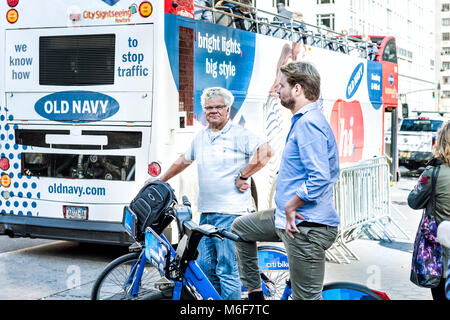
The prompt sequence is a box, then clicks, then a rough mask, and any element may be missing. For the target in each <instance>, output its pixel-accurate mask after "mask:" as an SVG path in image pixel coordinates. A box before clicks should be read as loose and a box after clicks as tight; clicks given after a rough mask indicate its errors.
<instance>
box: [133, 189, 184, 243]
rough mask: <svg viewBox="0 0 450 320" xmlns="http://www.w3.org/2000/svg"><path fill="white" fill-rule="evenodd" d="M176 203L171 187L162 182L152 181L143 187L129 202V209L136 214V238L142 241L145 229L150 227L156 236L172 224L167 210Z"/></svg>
mask: <svg viewBox="0 0 450 320" xmlns="http://www.w3.org/2000/svg"><path fill="white" fill-rule="evenodd" d="M174 201H176V197H175V193H174V190H173V189H172V187H171V186H170V185H169V184H168V183H165V182H162V181H152V182H150V183H149V184H147V185H145V186H144V187H143V188H142V189H141V190H140V191H139V193H138V194H137V196H136V197H135V198H134V199H133V201H131V203H130V209H131V210H132V211H133V212H134V213H135V214H136V220H137V221H136V236H137V239H138V240H142V239H143V238H144V235H145V229H146V228H147V227H151V228H152V229H153V230H154V231H155V232H156V233H157V234H161V233H162V232H163V230H164V229H165V228H166V227H167V226H168V225H169V224H170V222H172V220H173V218H172V217H171V216H169V215H167V209H168V208H169V207H170V206H171V205H172V204H173V203H174Z"/></svg>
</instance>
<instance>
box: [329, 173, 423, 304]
mask: <svg viewBox="0 0 450 320" xmlns="http://www.w3.org/2000/svg"><path fill="white" fill-rule="evenodd" d="M417 178H418V177H402V179H401V180H400V181H399V182H398V183H397V184H396V185H395V186H393V187H391V189H390V198H391V203H392V205H393V206H395V208H397V209H398V210H399V211H400V214H399V213H398V212H397V211H396V210H394V209H391V213H392V218H393V219H394V220H395V221H396V222H397V224H398V225H399V226H401V228H403V230H405V231H406V232H407V234H408V235H409V238H410V239H409V240H407V239H406V238H405V237H404V236H403V235H402V234H401V233H400V232H398V238H396V239H393V241H392V242H388V241H374V240H369V239H368V238H367V239H366V238H361V239H358V240H354V241H352V242H349V243H348V247H349V248H350V249H351V250H352V251H353V252H354V253H355V254H356V255H357V256H358V257H359V260H352V261H351V263H350V264H337V263H334V262H327V264H326V273H325V283H330V282H336V281H349V282H357V283H360V284H363V285H366V286H368V287H370V288H372V289H375V290H379V291H383V292H386V293H387V294H388V296H389V297H390V298H391V299H392V300H431V299H432V297H431V292H430V290H429V289H424V288H419V287H417V286H416V285H414V284H413V283H412V282H410V281H409V275H410V265H411V256H412V248H413V243H414V238H415V234H416V230H417V226H418V224H419V222H420V218H421V214H422V212H421V211H420V210H412V209H411V208H409V207H408V205H407V202H406V201H407V200H406V199H407V196H408V194H409V192H410V191H411V189H412V188H413V187H414V185H415V184H416V181H417Z"/></svg>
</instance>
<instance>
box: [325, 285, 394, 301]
mask: <svg viewBox="0 0 450 320" xmlns="http://www.w3.org/2000/svg"><path fill="white" fill-rule="evenodd" d="M322 297H323V299H324V300H389V298H388V297H387V295H385V294H383V293H381V292H380V294H378V293H376V292H375V291H373V290H371V289H370V288H368V287H366V286H363V285H360V284H357V283H351V282H334V283H329V284H326V285H324V287H323V291H322Z"/></svg>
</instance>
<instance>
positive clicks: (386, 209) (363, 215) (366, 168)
mask: <svg viewBox="0 0 450 320" xmlns="http://www.w3.org/2000/svg"><path fill="white" fill-rule="evenodd" d="M389 187H390V178H389V165H388V163H387V159H386V158H385V157H379V158H374V159H370V160H367V161H363V162H360V163H358V164H357V165H354V166H352V167H348V168H343V169H341V172H340V177H339V180H338V182H337V183H336V185H335V189H334V204H335V208H336V210H337V212H338V214H339V217H340V222H341V224H340V226H339V235H338V239H337V241H336V243H335V244H334V245H333V246H332V247H331V248H330V249H329V250H328V251H327V258H328V259H329V260H332V261H335V262H337V263H343V262H345V263H349V262H350V259H356V260H358V259H359V258H358V256H357V255H356V254H355V253H354V252H352V251H351V250H350V249H349V248H348V246H347V245H346V243H348V242H349V241H352V240H355V239H357V238H359V237H360V236H361V235H362V234H365V235H367V236H368V237H369V238H370V239H379V240H387V241H392V239H393V238H397V237H398V233H401V234H403V235H404V236H405V238H406V239H408V240H409V236H408V234H407V233H406V232H405V231H404V230H403V229H402V228H401V227H400V226H399V225H398V223H397V222H396V221H395V220H394V219H393V218H392V216H391V203H390V197H389Z"/></svg>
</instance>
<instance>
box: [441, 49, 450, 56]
mask: <svg viewBox="0 0 450 320" xmlns="http://www.w3.org/2000/svg"><path fill="white" fill-rule="evenodd" d="M447 54H450V47H444V48H442V51H441V56H444V55H447Z"/></svg>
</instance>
